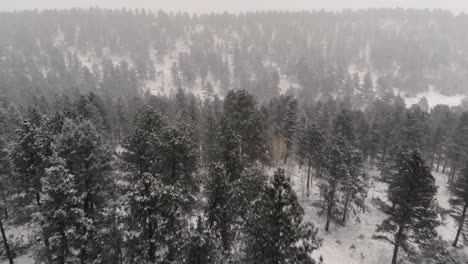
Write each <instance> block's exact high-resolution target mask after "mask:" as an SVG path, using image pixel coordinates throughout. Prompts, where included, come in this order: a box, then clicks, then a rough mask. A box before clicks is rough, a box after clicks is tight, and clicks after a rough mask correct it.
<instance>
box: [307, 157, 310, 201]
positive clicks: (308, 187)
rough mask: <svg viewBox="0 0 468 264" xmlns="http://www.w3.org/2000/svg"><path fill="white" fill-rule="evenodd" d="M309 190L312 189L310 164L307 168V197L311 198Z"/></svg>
mask: <svg viewBox="0 0 468 264" xmlns="http://www.w3.org/2000/svg"><path fill="white" fill-rule="evenodd" d="M309 189H310V164H309V166H308V167H307V197H309V193H310V190H309Z"/></svg>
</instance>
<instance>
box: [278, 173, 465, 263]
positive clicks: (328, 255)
mask: <svg viewBox="0 0 468 264" xmlns="http://www.w3.org/2000/svg"><path fill="white" fill-rule="evenodd" d="M285 170H286V172H287V174H288V175H289V176H290V177H291V182H292V185H293V188H294V189H295V190H296V192H297V195H298V199H299V201H300V203H301V204H302V206H303V208H304V210H305V214H306V215H305V218H304V221H308V222H311V223H313V224H314V225H315V226H316V227H317V228H318V229H319V236H320V237H321V238H323V244H322V247H321V248H320V249H319V250H317V251H315V252H314V253H313V256H314V258H315V259H316V260H318V258H319V257H320V256H322V257H323V259H324V263H327V264H381V263H384V264H385V263H391V258H392V250H393V247H392V245H390V244H388V243H385V242H382V241H378V240H375V239H372V236H373V235H375V230H376V226H377V225H378V224H380V223H381V222H382V221H383V220H384V219H385V214H384V213H382V212H381V211H380V210H378V208H376V206H375V205H374V204H373V203H372V202H371V200H372V198H373V197H374V198H381V199H382V200H385V199H386V194H385V193H386V186H385V184H382V183H380V182H377V181H376V180H374V179H373V178H374V177H377V176H379V174H380V172H378V171H376V170H370V169H368V174H369V175H370V176H371V177H370V179H371V182H370V185H371V186H373V187H372V188H370V190H369V192H368V198H367V201H366V205H367V207H368V208H367V212H366V213H364V214H362V215H361V216H360V217H359V218H360V219H359V220H355V219H353V217H349V218H348V223H347V224H346V226H342V225H341V224H336V223H332V224H331V226H330V231H329V232H325V231H324V227H325V216H324V215H318V211H319V209H318V208H316V207H314V206H313V205H312V204H313V202H314V201H317V200H319V199H320V197H319V189H318V186H317V181H316V180H314V181H313V185H312V190H311V195H310V197H307V196H306V189H305V186H306V185H305V180H306V177H307V174H306V171H305V168H304V170H302V171H301V170H300V169H299V168H298V167H297V166H286V167H285ZM433 175H434V177H435V178H436V182H437V186H439V189H438V194H437V199H438V201H439V205H440V206H441V207H442V208H444V209H448V208H449V203H448V200H449V197H450V195H449V192H448V190H447V175H445V174H442V173H438V172H433ZM438 232H439V236H440V237H441V239H443V240H446V241H448V242H449V243H450V244H451V242H453V239H454V238H455V232H456V225H455V223H454V221H453V219H452V218H451V217H450V216H447V217H446V218H445V219H442V224H441V226H440V227H439V228H438ZM460 244H461V243H460ZM457 254H458V255H463V256H465V257H468V247H462V248H460V249H458V250H457ZM467 260H468V258H467ZM467 263H468V262H467Z"/></svg>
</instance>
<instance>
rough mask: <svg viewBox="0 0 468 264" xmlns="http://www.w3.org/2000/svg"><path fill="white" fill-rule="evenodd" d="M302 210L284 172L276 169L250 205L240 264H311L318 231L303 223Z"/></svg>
mask: <svg viewBox="0 0 468 264" xmlns="http://www.w3.org/2000/svg"><path fill="white" fill-rule="evenodd" d="M303 216H304V211H303V209H302V207H301V205H300V204H299V202H298V200H297V197H296V194H295V193H294V191H293V190H292V188H291V186H290V183H289V179H287V178H286V175H285V172H284V170H282V169H278V170H277V171H276V172H275V174H274V176H273V178H272V179H271V182H270V183H269V184H268V185H266V186H265V188H264V189H263V190H262V191H261V196H260V199H259V200H257V201H256V202H255V203H254V204H253V210H251V211H250V212H249V214H248V216H247V223H246V225H245V249H244V253H245V260H244V263H271V264H281V263H308V264H309V263H315V261H314V260H313V259H312V258H311V257H310V254H311V253H312V251H313V250H315V249H317V248H318V247H319V246H320V241H319V239H318V237H317V232H318V230H317V229H315V228H314V227H313V225H312V224H303Z"/></svg>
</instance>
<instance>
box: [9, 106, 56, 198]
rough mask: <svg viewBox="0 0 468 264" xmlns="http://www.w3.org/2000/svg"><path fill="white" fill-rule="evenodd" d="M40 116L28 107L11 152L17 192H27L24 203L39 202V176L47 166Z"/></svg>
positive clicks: (45, 142)
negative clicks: (25, 117)
mask: <svg viewBox="0 0 468 264" xmlns="http://www.w3.org/2000/svg"><path fill="white" fill-rule="evenodd" d="M42 124H43V120H42V117H41V116H40V114H39V113H38V112H37V110H35V109H30V110H29V113H28V118H27V119H26V120H25V121H24V123H23V126H22V128H21V129H20V130H19V131H18V132H17V139H16V142H15V145H14V146H13V150H12V153H11V156H12V163H13V169H14V171H15V172H16V174H17V179H15V185H17V186H16V187H17V189H18V191H19V192H24V193H25V194H27V195H26V196H25V199H24V200H25V201H24V202H25V203H26V204H28V205H30V204H34V203H35V204H36V205H37V206H40V204H41V197H40V192H41V188H42V186H41V178H42V177H43V175H44V173H45V168H46V167H47V164H46V163H47V158H48V157H47V156H46V153H47V152H48V151H47V150H48V148H49V147H50V146H49V145H48V144H47V143H48V141H46V140H44V139H45V138H44V134H43V133H42V132H43V131H42V130H41V127H42Z"/></svg>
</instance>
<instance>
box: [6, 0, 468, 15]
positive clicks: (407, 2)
mask: <svg viewBox="0 0 468 264" xmlns="http://www.w3.org/2000/svg"><path fill="white" fill-rule="evenodd" d="M91 6H99V7H102V8H122V7H126V8H149V9H154V10H159V9H163V10H166V11H183V12H198V13H200V12H224V11H227V12H244V11H258V10H289V11H298V10H320V9H325V10H331V11H339V10H343V9H367V8H396V7H399V8H420V9H426V8H427V9H445V10H450V11H452V12H454V13H456V14H457V13H459V12H465V13H468V2H466V1H464V0H445V1H444V0H353V1H350V0H328V1H323V0H66V1H63V0H35V1H32V0H16V1H2V3H0V10H14V9H17V10H22V9H34V8H38V9H51V8H73V7H80V8H87V7H91Z"/></svg>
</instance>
